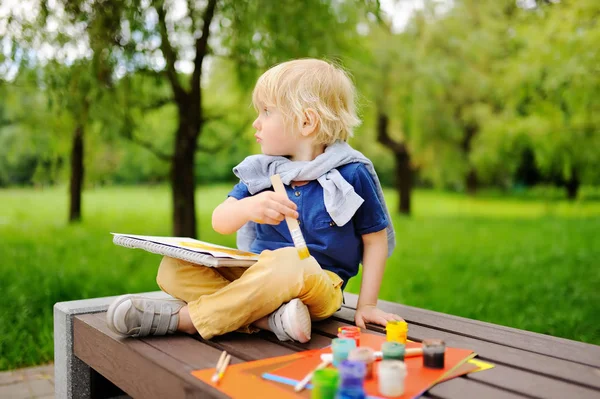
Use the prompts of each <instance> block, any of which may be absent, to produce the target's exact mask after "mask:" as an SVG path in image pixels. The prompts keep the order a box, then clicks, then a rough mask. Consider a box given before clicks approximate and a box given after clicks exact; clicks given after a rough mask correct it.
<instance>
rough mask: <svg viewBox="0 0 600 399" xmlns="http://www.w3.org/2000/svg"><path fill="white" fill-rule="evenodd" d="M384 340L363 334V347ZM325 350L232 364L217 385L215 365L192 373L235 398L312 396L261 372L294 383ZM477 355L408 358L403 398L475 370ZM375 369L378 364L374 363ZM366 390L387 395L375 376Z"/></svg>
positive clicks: (459, 352)
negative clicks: (435, 361)
mask: <svg viewBox="0 0 600 399" xmlns="http://www.w3.org/2000/svg"><path fill="white" fill-rule="evenodd" d="M383 342H385V337H384V336H380V335H374V334H369V333H362V334H361V343H360V345H361V346H368V347H371V348H373V349H375V350H379V349H380V348H381V344H382V343H383ZM420 346H421V344H419V343H416V342H408V344H407V348H416V347H420ZM322 353H331V349H330V348H329V347H328V348H323V349H320V350H309V351H304V352H298V353H294V354H291V355H287V356H279V357H274V358H269V359H263V360H257V361H253V362H247V363H240V364H236V365H232V366H229V367H228V368H227V372H226V373H225V376H224V377H223V379H222V380H221V381H220V382H219V384H218V385H215V384H214V383H212V382H211V377H212V375H213V373H214V371H215V369H214V368H212V369H205V370H196V371H193V372H192V375H194V376H195V377H196V378H199V379H200V380H202V381H204V382H205V383H207V384H209V385H212V386H215V387H216V388H217V389H219V390H220V391H222V392H224V393H225V394H227V395H229V396H231V397H232V398H234V399H241V398H249V397H256V395H257V394H260V397H261V398H264V399H298V398H310V391H309V390H308V389H305V390H304V391H302V392H301V393H295V392H294V390H293V386H292V385H285V384H282V383H279V382H273V381H268V380H266V379H264V378H261V375H263V373H264V374H268V375H274V376H277V377H284V378H288V379H289V383H290V384H293V382H294V381H300V380H301V379H302V378H303V377H304V376H305V375H306V374H307V373H308V372H309V371H311V370H312V369H314V368H315V367H316V366H317V364H319V363H320V355H321V354H322ZM474 356H475V354H474V353H473V352H472V351H470V350H466V349H457V348H447V349H446V364H445V366H446V367H444V369H441V370H433V369H425V368H423V367H422V363H423V358H422V357H421V356H418V357H413V358H407V359H406V362H405V363H406V366H407V369H408V373H409V374H408V376H407V378H406V381H405V394H404V395H403V396H401V398H414V397H418V396H420V395H422V394H423V393H424V392H425V391H427V390H428V389H430V388H431V387H432V386H433V385H435V384H436V383H438V382H440V381H443V380H445V379H448V378H453V377H456V376H458V375H463V374H466V373H469V372H472V371H475V370H476V369H477V367H476V366H474V365H473V366H471V365H469V364H467V363H465V362H466V361H467V360H469V359H470V358H472V357H474ZM376 369H377V366H375V370H376ZM365 390H366V392H367V394H368V395H369V396H370V397H373V398H384V396H382V395H381V394H379V392H378V387H377V379H376V377H375V378H373V379H372V380H370V381H367V382H366V383H365Z"/></svg>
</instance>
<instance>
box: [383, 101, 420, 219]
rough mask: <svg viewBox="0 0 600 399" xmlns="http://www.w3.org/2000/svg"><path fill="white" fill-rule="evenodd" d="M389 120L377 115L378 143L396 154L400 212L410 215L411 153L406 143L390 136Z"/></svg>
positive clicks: (385, 116) (384, 115) (384, 116)
mask: <svg viewBox="0 0 600 399" xmlns="http://www.w3.org/2000/svg"><path fill="white" fill-rule="evenodd" d="M388 126H389V118H388V116H387V114H385V113H384V112H381V111H379V112H378V115H377V141H379V142H380V143H381V144H383V145H385V146H386V147H388V148H389V149H390V150H392V151H393V153H394V159H395V161H396V162H395V163H396V164H395V169H396V190H398V196H399V201H398V211H399V212H400V213H403V214H405V215H410V196H411V191H412V174H413V170H412V168H411V165H410V153H409V151H408V147H407V146H406V144H405V143H404V142H401V143H399V142H397V141H394V140H393V139H392V138H391V137H390V134H389V131H388V130H389V127H388Z"/></svg>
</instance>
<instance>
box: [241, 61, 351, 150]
mask: <svg viewBox="0 0 600 399" xmlns="http://www.w3.org/2000/svg"><path fill="white" fill-rule="evenodd" d="M355 96H356V91H355V88H354V85H353V83H352V81H351V80H350V78H349V76H348V74H347V73H346V72H345V71H344V70H343V69H341V68H340V67H337V66H335V65H332V64H330V63H328V62H326V61H322V60H317V59H310V58H309V59H299V60H293V61H288V62H284V63H282V64H279V65H276V66H274V67H272V68H271V69H269V70H268V71H266V72H265V73H264V74H262V76H261V77H260V78H258V81H257V82H256V86H255V87H254V91H253V93H252V103H253V104H254V107H255V108H256V109H257V110H260V109H261V108H263V107H265V106H267V107H268V106H274V107H276V108H277V109H278V110H280V111H281V112H282V114H283V117H284V122H286V126H288V125H290V124H291V126H296V127H297V128H298V130H299V129H301V128H302V124H303V122H304V120H305V111H306V110H307V109H308V108H312V109H313V110H314V111H315V112H316V113H317V115H318V121H317V129H316V135H315V139H316V142H317V143H320V144H325V145H328V144H331V143H333V142H334V141H336V140H343V141H347V140H348V138H349V137H352V134H353V129H354V127H356V126H358V125H360V119H359V118H358V116H357V115H356V106H355V103H354V102H355Z"/></svg>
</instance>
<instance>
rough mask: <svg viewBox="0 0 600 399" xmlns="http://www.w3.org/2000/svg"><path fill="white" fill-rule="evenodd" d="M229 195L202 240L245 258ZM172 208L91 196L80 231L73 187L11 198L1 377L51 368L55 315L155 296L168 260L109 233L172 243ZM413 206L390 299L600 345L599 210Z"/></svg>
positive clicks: (3, 250) (2, 218)
mask: <svg viewBox="0 0 600 399" xmlns="http://www.w3.org/2000/svg"><path fill="white" fill-rule="evenodd" d="M228 188H229V186H227V185H216V186H207V187H200V188H199V189H198V191H197V203H198V204H197V214H198V216H199V238H200V239H203V240H206V241H212V242H216V243H221V244H224V245H230V246H233V245H234V244H235V237H234V236H233V235H232V236H220V235H218V234H217V233H215V232H213V231H212V229H211V227H210V226H211V224H210V215H211V212H212V209H213V208H214V207H215V206H216V205H217V204H218V203H219V202H220V201H221V200H222V199H223V198H224V197H225V195H226V193H227V191H228ZM386 195H387V197H388V199H389V205H390V208H391V209H395V207H396V195H395V193H394V192H393V191H388V192H387V193H386ZM170 204H171V200H170V191H169V189H168V187H166V186H155V187H147V186H141V187H110V188H98V189H90V190H87V191H86V192H85V194H84V199H83V206H84V216H83V222H82V223H79V224H75V225H68V224H67V223H66V222H65V221H66V218H67V216H66V215H67V189H66V188H65V187H59V188H50V189H5V190H0V205H1V206H0V259H1V262H2V265H1V266H0V293H2V295H3V296H4V298H3V301H2V303H3V306H2V307H0V354H1V356H0V370H6V369H12V368H17V367H22V366H28V365H34V364H41V363H45V362H48V361H51V360H52V357H53V336H52V331H53V327H52V306H53V304H54V303H56V302H59V301H68V300H73V299H82V298H92V297H98V296H108V295H117V294H122V293H126V292H142V291H152V290H156V289H157V286H156V283H155V280H154V278H155V273H156V268H157V265H158V263H159V259H160V258H159V257H158V256H157V255H153V254H148V253H145V252H143V251H140V250H130V249H125V248H121V247H117V246H115V245H113V244H112V242H111V237H110V235H109V232H111V231H114V232H128V233H137V234H151V235H170V234H171V222H170V208H171V206H170ZM413 207H414V215H413V216H412V217H410V218H407V217H402V216H398V215H395V216H394V225H395V227H396V234H397V241H398V245H397V249H396V251H395V253H394V255H393V256H392V258H391V259H390V260H389V261H388V266H387V269H386V272H385V279H384V281H383V285H382V289H381V295H380V297H381V298H382V299H386V300H390V301H395V302H400V303H403V304H407V305H411V306H418V307H422V308H426V309H431V310H436V311H440V312H445V313H450V314H455V315H460V316H464V317H469V318H473V319H478V320H484V321H489V322H493V323H498V324H502V325H507V326H512V327H516V328H521V329H526V330H530V331H536V332H540V333H545V334H551V335H555V336H560V337H565V338H570V339H575V340H580V341H585V342H591V343H594V344H600V324H599V323H598V319H597V316H598V309H599V304H600V290H599V289H598V287H600V202H575V203H568V202H566V201H543V200H532V199H515V198H498V197H478V198H468V197H465V196H463V195H460V194H449V193H440V192H434V191H420V190H418V191H416V192H415V194H414V197H413ZM359 286H360V280H359V278H354V279H352V280H351V281H350V283H349V285H348V291H350V292H358V290H359Z"/></svg>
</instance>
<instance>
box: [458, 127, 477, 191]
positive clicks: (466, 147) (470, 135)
mask: <svg viewBox="0 0 600 399" xmlns="http://www.w3.org/2000/svg"><path fill="white" fill-rule="evenodd" d="M478 131H479V126H477V125H473V124H468V125H467V126H465V136H464V137H463V141H462V145H461V147H462V150H463V153H464V155H465V159H466V160H467V163H468V166H469V170H468V171H467V176H466V177H465V187H466V190H467V194H469V195H475V193H476V192H477V186H478V181H477V171H476V170H475V168H474V167H473V165H471V163H470V162H469V154H470V153H471V145H472V143H473V139H474V138H475V135H477V132H478Z"/></svg>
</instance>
